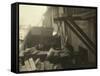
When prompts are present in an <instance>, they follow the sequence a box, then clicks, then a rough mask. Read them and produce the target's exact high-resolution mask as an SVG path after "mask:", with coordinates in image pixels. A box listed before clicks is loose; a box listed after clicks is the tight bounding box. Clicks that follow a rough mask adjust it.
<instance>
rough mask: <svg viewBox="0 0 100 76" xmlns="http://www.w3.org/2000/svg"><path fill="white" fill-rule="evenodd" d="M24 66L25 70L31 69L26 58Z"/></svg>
mask: <svg viewBox="0 0 100 76" xmlns="http://www.w3.org/2000/svg"><path fill="white" fill-rule="evenodd" d="M25 68H26V70H27V71H32V70H31V66H30V64H29V61H28V60H26V61H25Z"/></svg>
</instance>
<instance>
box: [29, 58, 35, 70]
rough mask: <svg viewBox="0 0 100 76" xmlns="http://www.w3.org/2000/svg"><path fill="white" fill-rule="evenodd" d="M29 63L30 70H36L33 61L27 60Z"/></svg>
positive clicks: (31, 59)
mask: <svg viewBox="0 0 100 76" xmlns="http://www.w3.org/2000/svg"><path fill="white" fill-rule="evenodd" d="M29 63H30V66H31V70H33V71H34V70H36V65H35V61H34V60H33V58H29Z"/></svg>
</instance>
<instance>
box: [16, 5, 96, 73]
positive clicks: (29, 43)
mask: <svg viewBox="0 0 100 76" xmlns="http://www.w3.org/2000/svg"><path fill="white" fill-rule="evenodd" d="M18 56H19V62H18V64H19V72H27V71H29V72H30V71H50V70H52V71H53V70H70V69H86V68H96V67H97V9H96V8H94V7H78V6H64V5H62V6H60V5H38V4H37V5H36V4H35V5H34V4H19V55H18Z"/></svg>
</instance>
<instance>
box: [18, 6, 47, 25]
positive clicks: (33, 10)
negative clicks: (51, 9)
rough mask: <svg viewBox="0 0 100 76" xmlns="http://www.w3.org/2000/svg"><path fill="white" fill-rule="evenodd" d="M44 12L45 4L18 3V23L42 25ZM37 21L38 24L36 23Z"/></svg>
mask: <svg viewBox="0 0 100 76" xmlns="http://www.w3.org/2000/svg"><path fill="white" fill-rule="evenodd" d="M45 12H46V6H36V5H19V24H20V25H27V26H28V25H31V26H42V25H41V24H42V22H40V21H41V19H42V18H43V14H44V13H45ZM38 23H39V25H37V24H38Z"/></svg>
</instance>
